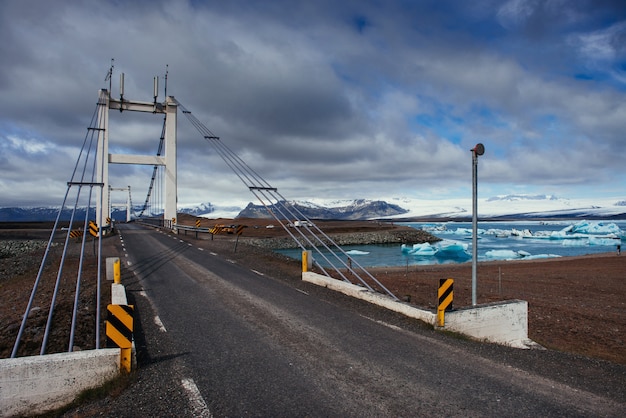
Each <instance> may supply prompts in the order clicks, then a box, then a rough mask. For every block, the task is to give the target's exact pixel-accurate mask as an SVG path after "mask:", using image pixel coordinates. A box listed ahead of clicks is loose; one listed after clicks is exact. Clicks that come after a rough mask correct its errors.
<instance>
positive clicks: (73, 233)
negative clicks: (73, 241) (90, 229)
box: [70, 229, 83, 238]
mask: <svg viewBox="0 0 626 418" xmlns="http://www.w3.org/2000/svg"><path fill="white" fill-rule="evenodd" d="M82 236H83V230H82V229H73V230H71V231H70V237H71V238H80V237H82Z"/></svg>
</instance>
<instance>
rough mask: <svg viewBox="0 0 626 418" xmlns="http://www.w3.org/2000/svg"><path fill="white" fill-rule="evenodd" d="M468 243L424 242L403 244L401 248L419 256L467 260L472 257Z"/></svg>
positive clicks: (404, 251) (405, 252)
mask: <svg viewBox="0 0 626 418" xmlns="http://www.w3.org/2000/svg"><path fill="white" fill-rule="evenodd" d="M467 248H468V244H465V243H461V242H456V241H447V240H444V241H440V242H438V243H436V244H434V245H431V244H429V243H427V242H425V243H423V244H413V245H412V246H408V245H406V244H402V246H401V250H402V252H403V253H404V254H407V255H413V256H417V257H433V256H434V257H437V258H449V259H456V260H466V259H468V258H470V257H471V255H469V254H468V253H467Z"/></svg>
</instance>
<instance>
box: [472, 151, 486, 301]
mask: <svg viewBox="0 0 626 418" xmlns="http://www.w3.org/2000/svg"><path fill="white" fill-rule="evenodd" d="M470 151H472V306H476V263H477V260H478V156H479V155H483V154H484V153H485V146H484V145H483V144H481V143H478V144H476V146H475V147H474V148H472V149H471V150H470Z"/></svg>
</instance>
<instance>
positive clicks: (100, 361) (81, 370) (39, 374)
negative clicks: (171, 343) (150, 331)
mask: <svg viewBox="0 0 626 418" xmlns="http://www.w3.org/2000/svg"><path fill="white" fill-rule="evenodd" d="M119 363H120V349H119V348H105V349H101V350H89V351H77V352H73V353H58V354H47V355H44V356H31V357H18V358H10V359H2V360H0V404H1V405H2V409H0V415H1V416H3V417H10V416H22V415H34V414H38V413H43V412H46V411H51V410H54V409H56V408H60V407H62V406H64V405H67V404H68V403H70V402H72V401H73V400H74V399H75V398H76V395H77V394H79V393H80V392H82V391H84V390H87V389H92V388H96V387H98V386H101V385H103V384H104V383H106V382H107V381H109V380H111V379H114V378H115V377H117V376H118V375H119V373H120V364H119Z"/></svg>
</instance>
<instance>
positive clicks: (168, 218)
mask: <svg viewBox="0 0 626 418" xmlns="http://www.w3.org/2000/svg"><path fill="white" fill-rule="evenodd" d="M98 104H99V106H100V109H99V112H100V120H101V123H100V130H99V132H98V150H97V155H96V158H97V162H98V163H97V164H96V165H97V171H96V176H97V178H98V182H99V183H101V184H102V191H103V193H100V194H99V195H98V196H97V197H96V217H97V219H96V222H97V223H98V225H102V224H103V220H104V219H107V218H108V217H110V216H111V209H110V203H109V199H110V198H109V196H108V194H109V193H107V194H106V196H105V194H104V191H109V188H110V186H109V164H138V165H151V166H155V165H159V166H163V167H164V168H165V176H164V178H165V180H164V182H163V183H164V185H163V187H164V190H163V196H164V200H165V201H164V204H165V208H164V214H163V219H164V222H165V226H167V227H171V226H172V225H173V224H175V223H176V216H177V215H176V210H177V206H176V205H177V196H178V191H177V180H176V123H177V122H176V115H177V111H178V106H177V104H176V100H175V99H174V97H173V96H168V97H166V98H165V101H164V102H163V103H157V101H156V97H155V101H154V102H153V103H151V102H138V101H133V100H127V99H125V98H124V96H123V93H122V94H121V96H120V99H119V100H118V99H114V98H112V97H111V94H110V93H109V91H108V90H106V89H102V90H100V92H99V100H98ZM110 110H117V111H120V112H124V111H130V112H145V113H154V114H165V116H166V118H165V138H164V148H163V152H162V154H163V155H161V156H156V155H133V154H109V111H110ZM104 198H106V199H107V202H103V199H104Z"/></svg>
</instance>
